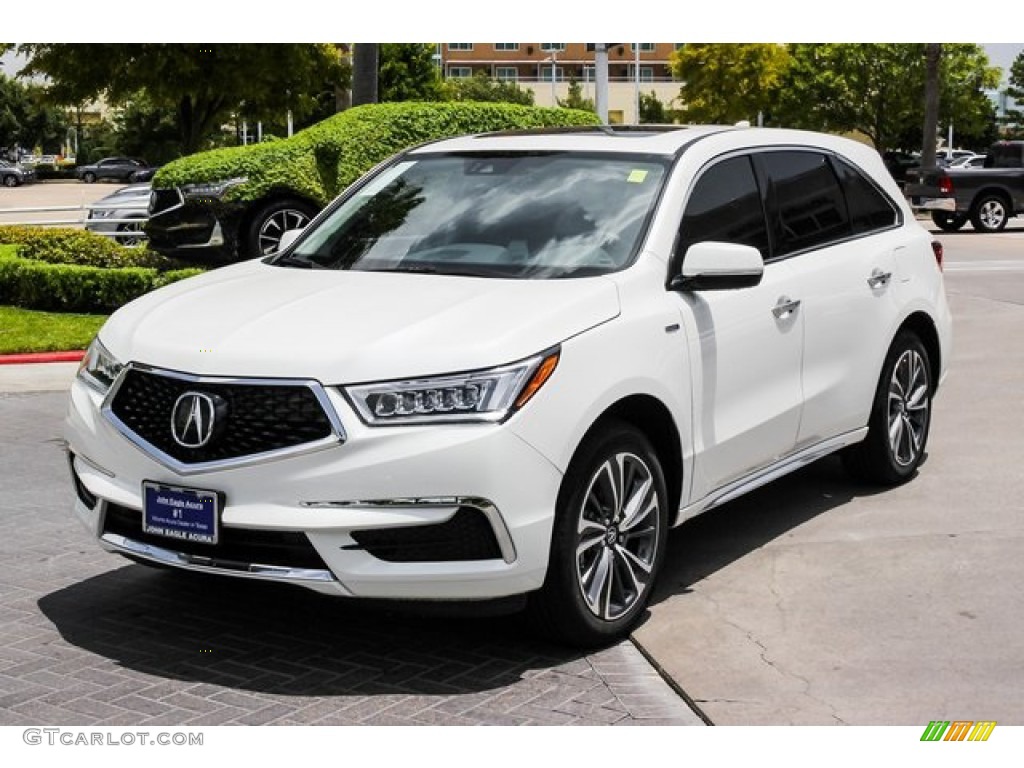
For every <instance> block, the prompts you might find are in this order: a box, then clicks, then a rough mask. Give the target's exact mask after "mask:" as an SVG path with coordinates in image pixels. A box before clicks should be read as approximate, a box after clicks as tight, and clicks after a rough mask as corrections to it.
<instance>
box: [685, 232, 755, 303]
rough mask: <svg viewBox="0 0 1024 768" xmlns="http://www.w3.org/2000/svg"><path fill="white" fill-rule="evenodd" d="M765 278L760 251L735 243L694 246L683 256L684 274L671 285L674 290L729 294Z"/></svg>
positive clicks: (707, 243) (712, 243)
mask: <svg viewBox="0 0 1024 768" xmlns="http://www.w3.org/2000/svg"><path fill="white" fill-rule="evenodd" d="M762 275H764V261H763V260H762V259H761V252H760V251H759V250H757V248H754V247H752V246H749V245H738V244H736V243H716V242H710V241H709V242H704V243H694V244H693V245H691V246H690V247H689V248H687V249H686V254H685V255H684V256H683V271H682V273H681V274H679V275H676V276H675V277H673V278H672V280H671V281H670V282H669V286H668V287H669V288H670V289H671V290H673V291H729V290H735V289H737V288H753V287H754V286H755V285H757V284H758V283H760V282H761V276H762Z"/></svg>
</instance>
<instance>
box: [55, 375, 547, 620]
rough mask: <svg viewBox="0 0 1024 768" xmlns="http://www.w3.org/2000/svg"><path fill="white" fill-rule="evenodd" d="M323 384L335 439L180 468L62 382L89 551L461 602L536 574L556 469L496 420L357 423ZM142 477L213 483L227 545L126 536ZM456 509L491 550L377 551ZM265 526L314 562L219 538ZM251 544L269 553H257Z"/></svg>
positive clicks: (267, 533) (433, 526) (522, 584)
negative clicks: (297, 543) (226, 463)
mask: <svg viewBox="0 0 1024 768" xmlns="http://www.w3.org/2000/svg"><path fill="white" fill-rule="evenodd" d="M328 392H329V396H330V398H331V404H332V405H333V407H334V408H335V410H336V412H337V414H338V416H339V418H340V419H341V421H342V423H343V424H344V427H345V431H346V433H347V434H346V440H345V442H344V443H339V444H335V445H332V446H330V447H325V448H322V449H320V450H317V451H314V452H310V453H304V454H298V455H292V456H285V457H279V458H271V459H268V460H267V461H265V462H260V463H256V464H248V465H242V466H237V467H232V468H228V469H220V470H217V471H208V472H202V473H192V474H189V475H187V476H185V475H179V474H177V473H176V472H175V471H173V470H172V469H170V468H169V467H167V466H166V465H165V464H163V463H161V462H159V461H158V460H157V459H156V458H155V457H153V456H151V455H150V454H149V453H147V452H146V451H145V450H143V449H142V448H139V447H137V446H136V445H135V444H133V443H132V442H130V441H129V440H128V439H127V438H126V437H124V436H123V435H122V434H121V433H120V432H118V431H117V430H116V429H115V428H114V426H113V425H112V424H111V422H110V421H109V420H108V419H107V418H106V417H105V416H104V415H102V413H101V406H102V398H101V397H100V395H99V394H98V393H97V392H95V391H94V390H93V389H91V388H90V387H88V386H86V385H85V384H83V383H82V382H81V381H76V382H75V383H74V384H73V386H72V389H71V399H70V404H69V411H68V417H67V421H66V436H67V440H68V446H69V451H70V453H71V455H72V457H73V458H72V463H73V470H74V475H75V477H76V482H77V483H79V484H80V490H79V493H78V499H77V500H76V502H75V507H74V510H75V514H76V516H77V517H78V518H79V519H80V520H81V521H82V523H83V524H85V526H86V527H87V528H88V529H89V530H90V531H91V532H92V533H93V535H94V536H96V537H97V538H99V540H100V543H101V545H102V546H103V547H105V548H106V549H108V550H111V551H114V552H118V553H120V554H124V555H126V556H129V557H132V558H135V559H142V560H147V561H151V562H156V563H160V564H164V565H170V566H174V567H179V568H185V569H189V570H198V571H207V572H216V573H222V574H227V575H232V576H237V577H243V578H250V579H264V580H272V581H282V582H288V583H293V584H298V585H301V586H305V587H308V588H310V589H314V590H316V591H319V592H323V593H328V594H337V595H347V596H354V597H367V598H392V599H426V600H446V599H459V600H474V599H490V598H498V597H505V596H510V595H516V594H521V593H525V592H529V591H532V590H534V589H537V588H539V587H540V586H541V585H542V584H543V581H544V576H545V573H546V570H547V560H548V553H549V549H550V539H551V529H552V522H553V514H554V508H555V500H556V497H557V493H558V488H559V485H560V483H561V479H562V474H561V472H560V471H559V470H558V469H557V468H556V467H555V466H554V465H552V464H551V463H550V462H549V461H548V460H547V459H546V458H545V457H543V456H542V455H541V454H540V453H539V452H538V451H537V450H535V449H534V448H533V447H532V446H530V445H529V444H527V443H526V442H525V441H524V440H523V439H522V438H520V437H518V436H517V435H516V434H515V433H513V431H512V430H511V429H510V428H509V427H508V426H507V425H500V424H462V425H437V426H430V427H389V428H370V427H367V426H365V425H363V424H362V423H361V422H360V421H359V419H358V418H357V416H356V414H355V413H354V412H353V411H352V410H351V408H350V407H349V406H348V404H347V402H346V401H345V400H344V398H343V397H342V396H341V395H340V394H339V393H337V392H336V391H334V390H330V389H329V388H328ZM526 415H527V414H525V413H520V414H518V415H517V417H516V418H522V417H524V416H526ZM143 481H153V482H157V483H161V484H166V485H170V486H181V487H186V488H202V489H211V490H216V491H218V492H220V493H222V494H223V499H224V503H223V508H222V512H221V517H220V526H221V530H222V532H224V533H225V534H228V536H225V538H224V541H225V543H226V546H228V545H229V547H228V548H227V549H223V550H217V549H216V548H214V549H212V550H209V551H203V552H196V551H194V550H193V551H184V550H183V549H182V547H180V546H179V545H178V543H177V542H176V540H174V539H166V540H158V539H154V537H153V536H152V535H150V534H146V535H138V534H136V533H133V531H138V532H141V511H140V510H141V508H142V483H143ZM82 490H84V493H83V492H82ZM93 499H94V500H95V503H93V504H91V505H90V504H89V503H88V501H90V500H93ZM464 514H472V515H476V516H478V517H477V520H476V523H475V524H476V526H477V529H480V528H481V527H484V528H488V527H489V530H490V535H493V542H494V544H495V546H494V548H493V552H492V554H491V555H489V556H488V557H486V558H484V559H465V558H463V559H450V560H446V559H439V558H435V559H429V558H428V559H424V558H423V556H422V551H421V554H420V556H418V557H413V558H405V557H402V556H399V557H397V558H396V557H394V556H393V555H392V554H389V553H393V547H392V548H391V549H389V545H388V543H387V542H388V541H390V538H389V537H390V536H391V535H392V534H393V535H394V536H395V537H398V539H399V540H401V539H402V537H403V536H408V535H409V533H410V532H411V533H412V534H415V533H416V532H417V531H423V532H425V533H426V534H427V535H426V536H425V537H419V538H420V539H423V538H425V539H426V540H428V541H429V540H430V539H431V535H430V534H431V532H433V531H444V530H446V527H448V528H450V527H451V526H452V525H453V521H455V520H457V519H458V518H459V516H460V515H464ZM115 522H116V525H115V524H114V523H115ZM275 536H278V537H290V538H289V541H293V540H294V539H296V538H298V539H301V540H302V543H303V544H305V543H306V542H307V541H308V547H309V548H311V550H312V551H314V556H315V558H316V562H315V563H311V562H309V561H308V558H306V557H305V556H304V557H303V558H302V559H301V561H298V560H297V561H295V562H290V561H289V560H288V556H287V554H282V552H275V551H274V550H273V549H262V550H261V549H259V548H258V546H255V545H253V546H248V545H246V547H242V546H241V545H239V546H238V547H235V549H233V550H230V551H229V549H230V547H234V546H235V545H234V544H230V542H228V539H229V538H230V537H233V538H234V539H235V540H236V541H240V540H246V539H251V538H259V539H261V540H270V541H273V540H274V537H275ZM378 540H383V541H384V542H385V543H384V544H383V545H381V544H379V542H378ZM257 544H259V542H257ZM259 546H265V545H264V544H259ZM269 546H272V545H269ZM289 546H291V544H289ZM428 551H434V552H436V548H435V550H428ZM239 552H242V553H245V554H243V555H239V554H238V553H239ZM252 552H256V553H257V554H255V555H250V554H248V553H252ZM260 552H265V553H267V554H268V555H271V556H268V557H266V558H263V562H260V559H261V557H260V555H259V554H258V553H260Z"/></svg>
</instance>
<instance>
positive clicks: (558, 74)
mask: <svg viewBox="0 0 1024 768" xmlns="http://www.w3.org/2000/svg"><path fill="white" fill-rule="evenodd" d="M551 69H552V66H551V65H550V64H544V65H543V66H541V68H540V79H541V80H545V81H547V82H551ZM554 70H555V80H557V81H559V82H561V81H562V80H565V70H564V69H562V68H561V67H554Z"/></svg>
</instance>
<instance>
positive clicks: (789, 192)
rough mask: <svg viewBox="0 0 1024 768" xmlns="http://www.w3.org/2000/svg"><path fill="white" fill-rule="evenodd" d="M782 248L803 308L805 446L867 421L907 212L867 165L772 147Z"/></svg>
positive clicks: (894, 309) (772, 191)
mask: <svg viewBox="0 0 1024 768" xmlns="http://www.w3.org/2000/svg"><path fill="white" fill-rule="evenodd" d="M758 163H759V168H760V170H761V172H762V174H763V178H764V182H765V183H766V184H767V186H768V189H769V199H770V201H771V203H770V205H771V208H772V210H773V212H774V214H775V215H774V216H773V217H772V218H771V219H770V220H771V221H773V222H774V230H773V232H772V235H773V243H774V246H775V254H776V258H780V259H782V260H785V261H787V262H788V263H789V264H790V266H791V267H792V270H793V271H792V275H791V281H792V286H793V297H794V298H796V299H799V301H800V311H801V312H802V313H803V322H804V325H803V336H804V347H803V381H802V386H803V397H804V406H803V413H802V416H801V419H800V429H799V433H798V436H797V441H796V446H797V448H803V447H807V446H810V445H813V444H815V443H817V442H820V441H822V440H824V439H827V438H830V437H834V436H838V435H840V434H843V433H845V432H849V431H851V430H854V429H857V428H859V427H863V426H865V425H866V424H867V419H868V415H869V413H870V408H871V402H872V399H873V397H874V392H875V387H876V385H877V382H878V375H879V371H880V369H881V363H882V360H883V358H884V357H885V353H886V351H887V349H888V346H889V344H890V342H891V338H890V336H891V334H892V329H893V327H894V326H895V324H896V322H897V319H898V315H899V305H898V302H897V298H896V295H895V293H896V290H897V287H896V285H895V283H896V281H897V280H898V279H899V277H898V274H897V263H898V260H899V258H900V252H901V251H902V250H903V249H904V248H905V247H907V243H906V242H905V237H904V230H903V228H902V227H901V226H900V213H899V212H898V210H897V208H896V207H895V205H894V204H893V203H892V201H890V200H889V199H888V198H887V197H886V196H885V194H884V193H882V192H881V191H880V190H879V189H878V188H877V187H876V186H875V185H874V184H873V183H872V182H871V181H870V180H869V179H868V178H867V176H866V175H865V174H863V173H861V172H860V171H859V170H858V169H856V168H855V167H854V166H852V165H851V164H850V163H848V162H846V161H845V160H843V159H841V158H839V157H836V156H834V155H832V154H829V153H825V152H817V151H809V150H788V149H787V150H779V151H766V152H763V153H762V154H761V155H760V156H759V158H758Z"/></svg>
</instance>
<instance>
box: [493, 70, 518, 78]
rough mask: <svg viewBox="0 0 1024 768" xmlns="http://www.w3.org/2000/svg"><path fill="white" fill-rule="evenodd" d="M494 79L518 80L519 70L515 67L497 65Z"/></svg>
mask: <svg viewBox="0 0 1024 768" xmlns="http://www.w3.org/2000/svg"><path fill="white" fill-rule="evenodd" d="M494 79H495V80H512V81H516V80H518V79H519V70H518V69H516V68H515V67H495V68H494Z"/></svg>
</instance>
